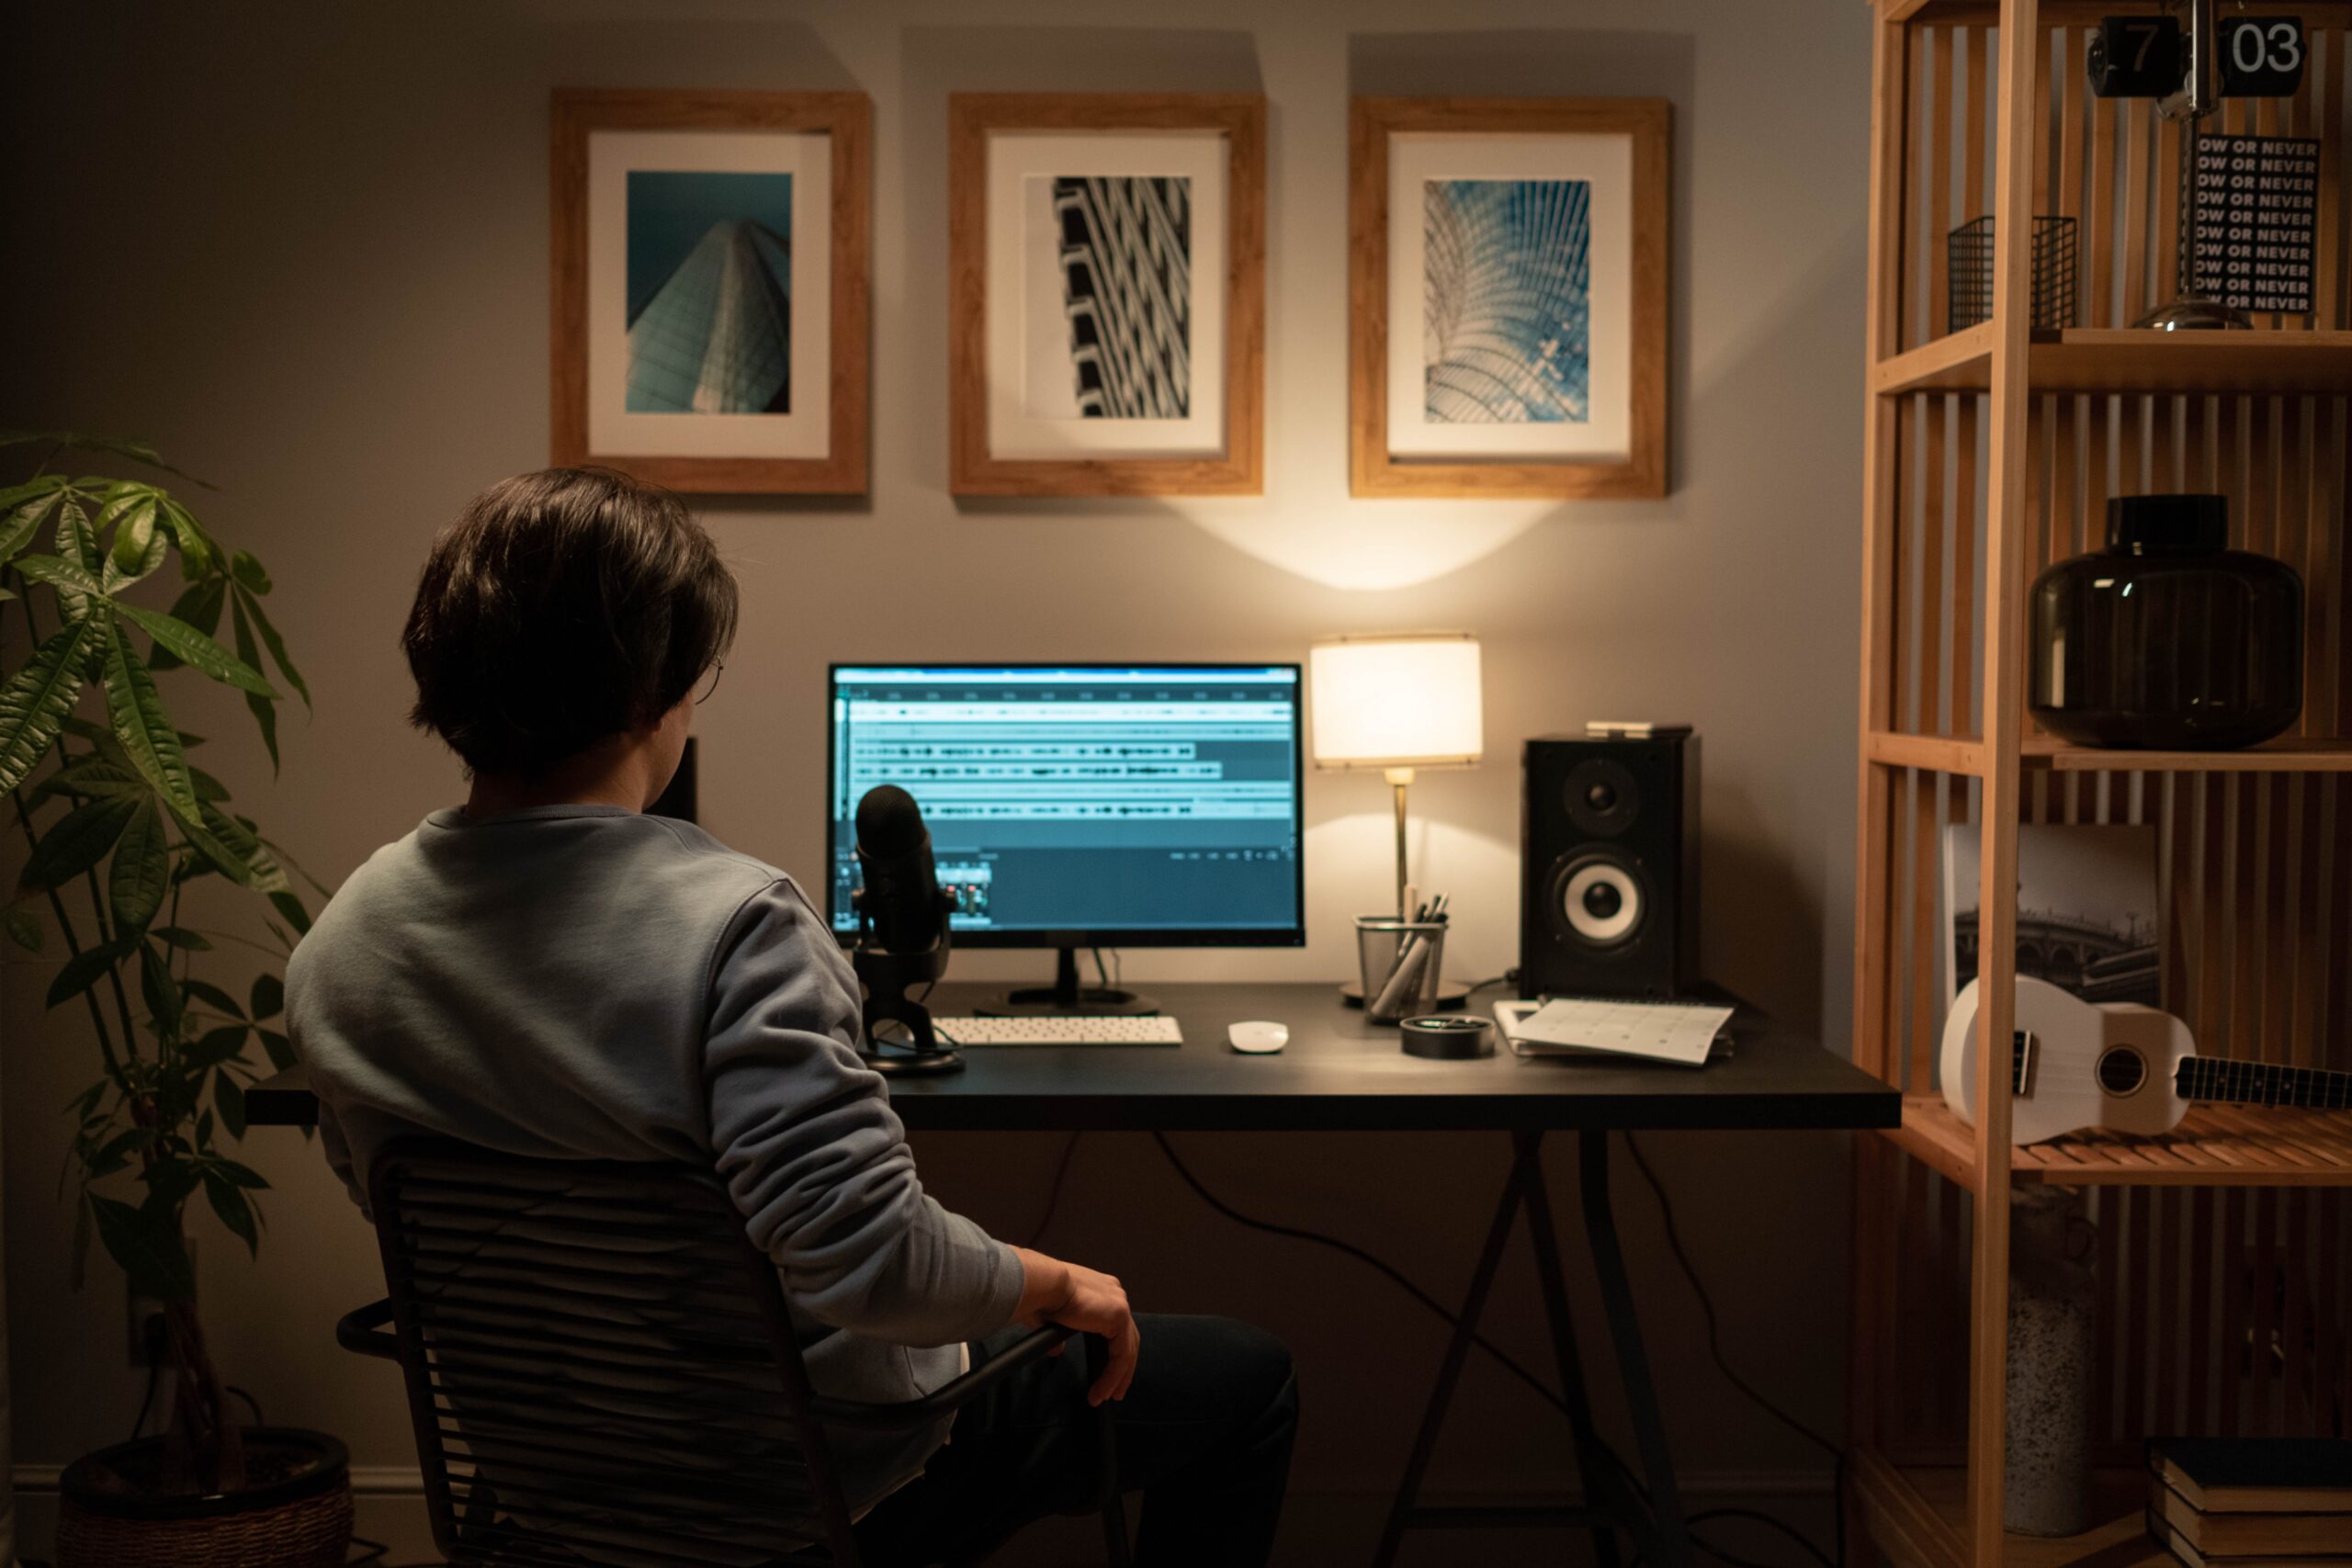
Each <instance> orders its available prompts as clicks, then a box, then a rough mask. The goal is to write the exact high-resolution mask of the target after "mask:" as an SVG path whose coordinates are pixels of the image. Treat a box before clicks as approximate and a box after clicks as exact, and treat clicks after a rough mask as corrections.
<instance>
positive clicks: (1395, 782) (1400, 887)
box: [1385, 768, 1413, 920]
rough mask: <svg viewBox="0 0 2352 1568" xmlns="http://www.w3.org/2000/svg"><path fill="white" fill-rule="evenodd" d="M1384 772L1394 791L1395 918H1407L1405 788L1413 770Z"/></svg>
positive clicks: (1409, 915) (1411, 914) (1410, 911)
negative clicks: (1395, 817)
mask: <svg viewBox="0 0 2352 1568" xmlns="http://www.w3.org/2000/svg"><path fill="white" fill-rule="evenodd" d="M1385 772H1386V774H1387V778H1388V786H1389V787H1390V788H1391V789H1393V790H1395V791H1396V792H1397V919H1400V920H1409V919H1412V918H1413V911H1412V910H1410V909H1408V908H1406V907H1405V899H1406V893H1405V889H1406V888H1407V887H1408V886H1410V885H1409V884H1408V882H1407V881H1406V880H1405V789H1406V786H1407V785H1408V784H1411V783H1412V782H1413V770H1412V769H1410V768H1389V769H1387V770H1385Z"/></svg>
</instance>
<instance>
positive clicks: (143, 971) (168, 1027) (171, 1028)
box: [139, 942, 180, 1040]
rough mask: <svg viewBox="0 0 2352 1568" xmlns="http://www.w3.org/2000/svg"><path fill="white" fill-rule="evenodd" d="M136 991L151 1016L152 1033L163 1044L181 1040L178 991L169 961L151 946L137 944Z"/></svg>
mask: <svg viewBox="0 0 2352 1568" xmlns="http://www.w3.org/2000/svg"><path fill="white" fill-rule="evenodd" d="M139 989H140V993H141V995H142V996H143V997H144V998H146V1001H147V1010H148V1011H149V1012H151V1013H153V1015H154V1018H155V1032H156V1033H157V1034H159V1035H161V1036H163V1037H164V1039H166V1040H176V1039H178V1038H179V1036H180V988H179V986H178V985H177V983H176V982H175V981H174V980H173V979H172V961H171V960H170V959H168V958H166V957H164V950H163V949H162V948H160V947H157V946H156V945H155V944H154V943H153V942H141V943H140V944H139Z"/></svg>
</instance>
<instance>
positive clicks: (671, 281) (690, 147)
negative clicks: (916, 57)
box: [550, 90, 873, 495]
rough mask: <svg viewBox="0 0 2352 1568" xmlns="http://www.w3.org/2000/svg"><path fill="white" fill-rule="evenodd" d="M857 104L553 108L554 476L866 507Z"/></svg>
mask: <svg viewBox="0 0 2352 1568" xmlns="http://www.w3.org/2000/svg"><path fill="white" fill-rule="evenodd" d="M872 122H873V107H872V105H871V104H870V103H869V101H868V100H867V98H866V96H865V94H863V93H751V92H661V91H638V90H610V91H607V90H578V91H575V90H559V91H558V92H557V93H556V95H555V99H554V113H553V148H552V154H553V160H552V161H553V191H552V197H553V201H552V207H551V211H552V215H553V220H554V244H553V264H554V276H553V280H552V281H553V288H552V299H553V305H554V312H553V316H554V319H553V343H552V352H551V356H550V357H551V380H552V392H553V403H554V408H553V415H554V418H553V430H554V441H553V446H554V461H556V462H557V463H560V464H565V463H601V464H604V465H605V466H607V467H610V468H619V469H622V470H624V471H626V472H628V473H632V474H635V475H637V476H638V477H639V478H640V479H650V480H652V481H654V482H657V483H660V484H664V485H667V486H669V487H670V488H672V489H673V490H682V491H727V492H733V493H737V494H786V493H809V494H823V495H849V494H856V493H859V492H861V491H864V490H865V474H866V440H867V396H866V374H867V365H866V356H867V324H866V323H867V290H868V270H869V266H868V257H867V245H868V233H869V230H870V227H871V221H872V190H871V183H872V175H871V157H872V153H871V150H870V145H869V134H870V130H871V126H872Z"/></svg>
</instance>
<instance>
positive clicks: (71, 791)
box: [25, 758, 153, 806]
mask: <svg viewBox="0 0 2352 1568" xmlns="http://www.w3.org/2000/svg"><path fill="white" fill-rule="evenodd" d="M152 793H153V791H151V790H149V789H148V787H147V781H146V780H145V779H142V778H141V777H140V776H139V775H138V774H137V773H132V772H131V771H130V769H128V768H119V767H117V766H115V765H114V764H113V763H112V762H108V761H102V760H99V759H96V758H93V759H91V760H90V761H86V762H75V763H74V764H73V765H72V766H70V767H63V768H60V769H58V770H57V771H56V772H55V773H51V774H49V775H48V776H47V777H46V778H44V779H42V780H41V781H40V784H35V785H34V786H33V792H32V794H31V795H29V796H28V797H27V799H26V802H25V804H26V805H27V806H39V805H40V803H41V802H42V801H44V800H48V799H50V798H51V797H52V796H55V795H69V796H73V797H75V798H78V799H83V800H87V799H89V798H90V797H91V796H93V795H139V796H142V797H143V796H145V795H150V794H152Z"/></svg>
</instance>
